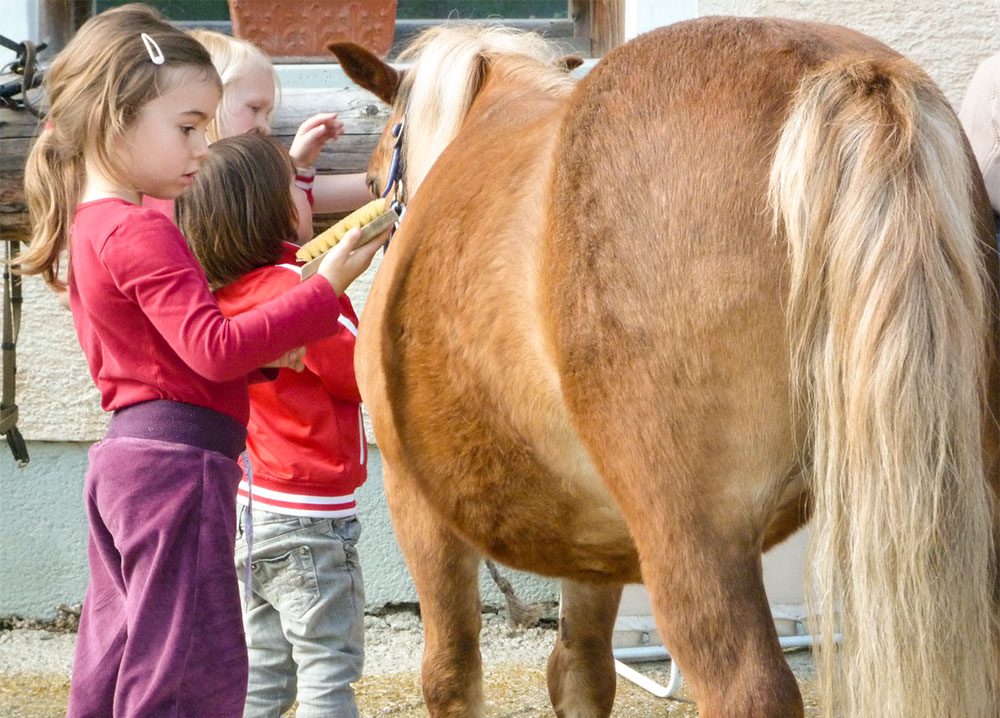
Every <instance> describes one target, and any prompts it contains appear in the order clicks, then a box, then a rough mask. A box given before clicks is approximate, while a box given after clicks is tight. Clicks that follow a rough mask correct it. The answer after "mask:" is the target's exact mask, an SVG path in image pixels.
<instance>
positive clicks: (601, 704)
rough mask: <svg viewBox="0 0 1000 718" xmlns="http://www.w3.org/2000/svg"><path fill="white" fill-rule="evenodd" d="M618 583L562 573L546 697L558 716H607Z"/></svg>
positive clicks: (619, 592)
mask: <svg viewBox="0 0 1000 718" xmlns="http://www.w3.org/2000/svg"><path fill="white" fill-rule="evenodd" d="M621 595H622V586H621V584H600V585H599V584H589V583H579V582H576V581H570V580H567V579H564V580H563V581H562V601H561V604H560V608H559V637H558V640H557V641H556V645H555V648H553V649H552V653H551V655H550V656H549V665H548V685H549V697H550V698H551V700H552V706H553V708H555V712H556V715H557V716H559V718H606V716H609V715H611V706H612V704H613V703H614V701H615V683H616V680H617V679H616V676H615V664H614V659H613V657H612V655H611V634H612V631H613V629H614V622H615V615H616V614H617V612H618V602H619V601H620V599H621Z"/></svg>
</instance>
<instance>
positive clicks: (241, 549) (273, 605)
mask: <svg viewBox="0 0 1000 718" xmlns="http://www.w3.org/2000/svg"><path fill="white" fill-rule="evenodd" d="M246 519H247V507H246V506H240V507H239V520H238V525H237V541H236V568H237V575H238V576H239V579H240V582H241V588H242V582H243V581H245V577H246V560H247V553H246V552H247V545H246V536H245V533H244V532H245V526H246ZM360 534H361V524H360V523H359V522H358V520H357V518H356V517H351V518H346V519H314V518H305V517H298V516H285V515H283V514H275V513H271V512H268V511H260V510H254V512H253V559H252V562H251V566H252V569H251V570H252V573H253V595H252V596H251V597H250V598H249V599H248V600H245V606H244V611H243V625H244V628H245V630H246V638H247V649H248V651H249V656H250V679H249V685H248V691H247V702H246V710H245V712H244V716H245V718H265V717H268V718H278V716H281V715H282V714H283V713H284V712H285V711H287V710H288V708H289V707H291V705H292V703H293V701H294V700H295V699H296V698H298V701H299V706H298V710H297V712H296V716H297V718H318V717H319V716H323V717H324V718H327V717H329V716H337V718H356V717H357V715H358V708H357V705H356V704H355V701H354V688H353V687H352V685H351V684H352V683H354V682H355V681H357V680H358V679H359V678H361V670H362V667H363V663H364V605H365V595H364V585H363V583H362V579H361V565H360V563H359V562H358V550H357V541H358V536H359V535H360Z"/></svg>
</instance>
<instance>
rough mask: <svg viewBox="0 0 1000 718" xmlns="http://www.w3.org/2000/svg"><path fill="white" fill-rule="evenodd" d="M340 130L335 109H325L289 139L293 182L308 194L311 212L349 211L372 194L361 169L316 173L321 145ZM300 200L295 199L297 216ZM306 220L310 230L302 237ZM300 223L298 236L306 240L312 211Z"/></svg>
mask: <svg viewBox="0 0 1000 718" xmlns="http://www.w3.org/2000/svg"><path fill="white" fill-rule="evenodd" d="M343 132H344V125H343V123H342V122H341V121H340V120H338V119H337V115H336V113H333V112H327V113H322V114H318V115H313V116H312V117H310V118H309V119H307V120H306V121H305V122H303V123H302V124H301V125H300V126H299V129H298V131H297V132H296V133H295V138H294V139H293V140H292V147H291V149H290V150H289V152H288V153H289V154H290V155H291V157H292V161H293V162H294V163H295V168H296V176H297V180H296V185H297V186H299V188H300V189H302V190H303V192H304V193H305V195H307V196H308V202H309V205H310V207H311V212H314V213H317V214H325V213H330V212H350V211H351V210H354V209H357V208H358V207H360V206H361V205H363V204H364V203H365V202H367V201H368V200H370V199H371V198H372V195H371V191H370V190H369V188H368V186H367V184H366V183H365V173H364V172H357V173H354V174H347V175H316V174H315V172H316V170H315V167H314V165H315V164H316V158H317V157H319V153H320V151H321V150H322V149H323V145H325V144H326V143H327V142H332V141H334V140H336V139H337V138H338V137H340V135H342V134H343ZM303 204H304V203H302V202H298V201H297V202H296V206H297V207H298V208H299V214H300V220H301V215H302V214H303V207H302V205H303ZM306 224H308V226H309V228H310V234H309V236H307V237H303V236H301V235H302V231H303V225H306ZM299 226H300V232H299V234H300V236H299V239H300V240H302V241H305V240H308V239H309V238H310V237H311V236H312V234H311V228H312V217H311V214H310V221H309V222H308V223H306V222H303V221H300V223H299Z"/></svg>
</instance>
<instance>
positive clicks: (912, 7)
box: [668, 0, 1000, 107]
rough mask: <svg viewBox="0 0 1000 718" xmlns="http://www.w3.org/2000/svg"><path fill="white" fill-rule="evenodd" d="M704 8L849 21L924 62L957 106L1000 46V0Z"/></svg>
mask: <svg viewBox="0 0 1000 718" xmlns="http://www.w3.org/2000/svg"><path fill="white" fill-rule="evenodd" d="M668 2H669V0H668ZM698 14H699V15H751V16H756V17H762V16H768V15H770V16H777V17H791V18H798V19H802V20H812V21H816V22H826V23H834V24H838V25H846V26H848V27H850V28H853V29H854V30H859V31H861V32H864V33H867V34H869V35H871V36H872V37H876V38H878V39H879V40H882V41H883V42H885V43H886V44H888V45H890V46H891V47H893V48H894V49H896V50H897V51H899V52H901V53H902V54H903V55H906V56H907V57H909V58H910V59H911V60H913V61H914V62H916V63H917V64H919V65H920V66H921V67H923V68H924V69H925V70H926V71H927V72H928V73H929V74H930V75H931V77H933V78H934V80H935V81H937V83H938V84H939V85H941V88H942V89H943V90H944V92H945V94H946V95H947V96H948V98H949V99H950V100H951V102H952V104H953V105H954V106H956V107H957V106H958V104H959V103H960V102H961V99H962V96H963V95H964V93H965V88H966V86H967V85H968V82H969V79H970V78H971V77H972V73H973V71H974V70H975V69H976V66H977V65H978V64H979V62H981V61H982V60H983V59H985V58H986V57H989V56H990V55H992V54H993V53H995V52H998V51H1000V0H963V1H962V2H954V0H698Z"/></svg>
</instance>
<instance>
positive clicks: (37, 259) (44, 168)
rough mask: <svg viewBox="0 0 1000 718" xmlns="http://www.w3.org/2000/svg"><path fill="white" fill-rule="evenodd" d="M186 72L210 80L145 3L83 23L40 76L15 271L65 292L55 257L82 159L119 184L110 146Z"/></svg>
mask: <svg viewBox="0 0 1000 718" xmlns="http://www.w3.org/2000/svg"><path fill="white" fill-rule="evenodd" d="M142 34H146V35H149V36H150V37H151V38H152V39H153V40H154V41H155V42H156V44H157V45H159V47H160V50H161V51H162V53H163V56H164V58H165V62H164V63H163V64H160V65H157V64H155V63H153V61H152V60H151V58H150V55H149V52H148V51H147V49H146V46H145V45H144V43H143V39H142V38H141V35H142ZM181 70H185V71H187V73H186V74H183V75H182V74H181V72H180V71H181ZM192 71H193V72H195V73H197V74H198V76H199V77H201V78H204V79H207V80H211V81H214V82H218V76H217V75H216V72H215V68H214V67H213V66H212V60H211V58H210V57H209V55H208V52H207V51H206V50H205V48H204V47H202V46H201V45H200V44H198V43H197V42H195V41H194V40H193V39H192V38H191V37H190V36H189V35H188V34H187V33H185V32H182V31H180V30H178V29H176V28H174V27H173V26H172V25H170V24H169V23H168V22H166V20H164V19H163V17H162V16H161V15H160V14H159V13H157V12H156V11H155V10H152V9H150V8H148V7H146V6H145V5H139V4H134V5H125V6H122V7H119V8H115V9H113V10H108V11H107V12H103V13H101V14H100V15H97V16H96V17H93V18H91V19H90V20H88V21H87V22H86V23H84V24H83V26H82V27H81V28H80V29H79V30H78V31H77V33H76V35H74V37H73V38H72V39H71V40H70V42H69V43H68V44H67V45H66V48H65V49H64V50H63V51H62V52H60V53H59V54H58V55H57V56H56V58H55V60H54V61H53V62H52V66H51V68H50V69H49V71H48V73H47V74H46V77H45V88H46V94H47V96H48V101H49V111H48V115H47V118H48V119H47V122H46V123H45V126H44V128H43V130H42V133H41V134H40V135H39V136H38V139H37V140H36V141H35V144H34V145H33V146H32V148H31V152H30V153H29V154H28V159H27V162H26V165H25V170H24V190H25V192H24V193H25V197H26V199H27V203H28V215H29V217H30V220H31V241H30V243H29V245H28V248H27V250H26V251H25V252H23V253H22V254H21V255H20V257H19V260H18V261H19V264H20V268H19V270H18V271H19V272H21V273H23V274H41V275H42V277H43V278H44V279H45V281H46V283H47V284H48V285H49V286H50V287H52V288H54V289H57V290H62V289H64V288H65V286H66V285H65V282H64V281H63V280H62V279H61V278H60V277H59V260H60V257H61V255H62V253H63V252H64V251H65V249H66V248H67V246H68V243H69V230H70V225H71V224H72V221H73V214H74V212H75V209H76V205H77V203H78V202H79V200H80V195H81V193H82V191H83V183H84V179H85V176H86V162H87V160H89V161H90V162H92V163H93V164H94V165H95V166H96V167H97V168H98V169H99V170H100V171H102V172H105V173H107V175H108V176H109V177H112V178H115V179H119V178H120V177H121V175H122V172H121V168H120V158H119V154H118V148H119V146H120V143H121V141H122V139H123V137H124V135H125V133H126V131H127V130H128V129H129V127H130V126H131V124H132V122H133V121H134V120H135V119H136V117H137V116H138V114H139V112H140V110H141V109H142V108H143V106H145V105H146V104H147V103H148V102H150V101H151V100H154V99H156V98H157V97H159V96H160V95H162V94H163V93H164V92H165V91H166V90H168V89H170V88H172V87H174V86H175V85H176V84H177V83H178V82H181V81H184V80H188V79H190V77H191V75H190V72H192Z"/></svg>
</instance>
